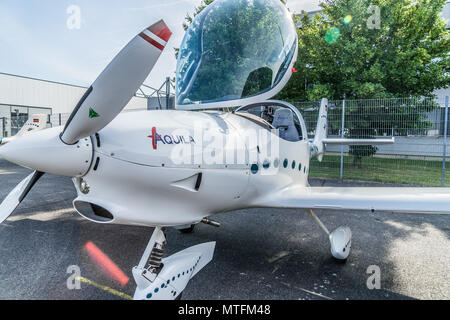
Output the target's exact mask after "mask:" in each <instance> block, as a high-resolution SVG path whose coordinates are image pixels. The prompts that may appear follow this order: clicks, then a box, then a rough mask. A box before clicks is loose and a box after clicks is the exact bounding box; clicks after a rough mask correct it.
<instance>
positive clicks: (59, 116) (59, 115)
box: [58, 112, 61, 125]
mask: <svg viewBox="0 0 450 320" xmlns="http://www.w3.org/2000/svg"><path fill="white" fill-rule="evenodd" d="M58 119H59V125H61V112H60V113H59V114H58Z"/></svg>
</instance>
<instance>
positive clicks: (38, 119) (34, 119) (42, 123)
mask: <svg viewBox="0 0 450 320" xmlns="http://www.w3.org/2000/svg"><path fill="white" fill-rule="evenodd" d="M46 126H47V115H46V114H33V115H31V116H30V117H29V118H28V121H27V122H26V123H25V124H24V125H23V127H22V128H21V129H20V130H19V132H17V134H16V137H21V136H23V135H25V134H27V133H29V132H31V131H35V130H42V129H45V128H46Z"/></svg>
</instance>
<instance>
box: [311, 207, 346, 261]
mask: <svg viewBox="0 0 450 320" xmlns="http://www.w3.org/2000/svg"><path fill="white" fill-rule="evenodd" d="M307 211H308V213H309V214H310V215H311V217H313V219H314V220H315V221H316V222H317V223H318V224H319V226H320V228H322V230H323V231H325V233H326V234H327V235H328V238H329V239H330V247H331V254H332V255H333V257H334V258H336V259H337V260H339V261H342V262H345V261H347V258H348V256H349V254H350V251H351V248H352V231H351V230H350V228H349V227H339V228H337V229H336V230H334V231H333V232H331V233H330V232H329V231H328V229H327V227H325V225H324V224H323V223H322V221H320V219H319V218H318V217H317V216H316V215H315V213H314V212H313V211H312V210H311V209H308V210H307Z"/></svg>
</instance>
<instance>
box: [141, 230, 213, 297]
mask: <svg viewBox="0 0 450 320" xmlns="http://www.w3.org/2000/svg"><path fill="white" fill-rule="evenodd" d="M165 245H166V237H165V235H164V233H163V231H162V230H161V227H156V228H155V230H154V231H153V234H152V237H151V238H150V241H149V242H148V245H147V248H146V249H145V251H144V254H143V255H142V258H141V260H140V262H139V264H138V265H137V266H136V267H134V268H133V277H134V280H135V281H136V285H137V288H136V291H135V293H134V297H133V298H134V299H135V300H174V299H177V298H179V297H181V293H182V292H183V290H184V289H185V288H186V286H187V284H188V282H189V281H190V280H191V279H192V277H193V276H194V275H196V274H197V272H199V271H200V270H201V269H202V268H203V267H204V266H206V265H207V264H208V263H209V262H210V261H211V260H212V257H213V254H214V249H215V246H216V243H215V242H207V243H203V244H199V245H196V246H193V247H190V248H188V249H185V250H182V251H180V252H177V253H175V254H173V255H171V256H170V257H166V258H163V256H164V251H165Z"/></svg>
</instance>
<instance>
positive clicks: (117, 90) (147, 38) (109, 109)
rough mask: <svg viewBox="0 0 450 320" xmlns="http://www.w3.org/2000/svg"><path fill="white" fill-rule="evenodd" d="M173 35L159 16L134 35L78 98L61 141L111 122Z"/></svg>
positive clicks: (72, 141) (72, 142) (82, 135)
mask: <svg viewBox="0 0 450 320" xmlns="http://www.w3.org/2000/svg"><path fill="white" fill-rule="evenodd" d="M171 35H172V32H171V31H170V30H169V28H168V27H167V25H166V24H165V23H164V21H163V20H160V21H159V22H157V23H155V24H153V25H152V26H150V27H148V28H147V29H145V30H144V31H142V32H141V33H140V34H138V35H137V36H136V37H134V38H133V40H131V41H130V42H129V43H128V44H127V45H126V46H125V47H124V48H123V49H122V51H120V52H119V54H118V55H117V56H116V57H115V58H114V59H113V60H112V61H111V63H110V64H109V65H108V66H107V67H106V69H105V70H104V71H103V72H102V73H101V74H100V76H99V77H98V78H97V80H95V82H94V83H93V84H92V86H91V87H90V88H89V89H88V90H87V91H86V93H85V95H84V96H83V97H82V98H81V100H80V101H79V102H78V104H77V106H76V107H75V109H74V110H73V112H72V114H71V115H70V117H69V120H68V121H67V123H66V126H65V128H64V131H63V132H62V134H61V139H62V141H63V142H64V143H66V144H74V143H75V142H77V141H78V140H79V139H81V138H85V137H87V136H90V135H92V134H94V133H96V132H98V131H100V130H101V129H103V128H104V127H105V126H106V125H107V124H108V123H110V122H111V121H112V120H113V119H114V118H115V117H116V116H117V115H118V114H119V113H120V112H121V111H122V109H123V108H124V107H125V106H126V105H127V104H128V102H129V101H130V99H131V98H132V97H133V96H134V94H135V93H136V92H137V90H138V89H139V87H140V86H141V85H142V83H143V82H144V80H145V79H146V78H147V77H148V75H149V73H150V71H151V70H152V69H153V66H154V65H155V64H156V62H157V60H158V58H159V56H160V55H161V52H162V50H163V49H164V47H165V46H166V44H167V41H169V39H170V36H171Z"/></svg>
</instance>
